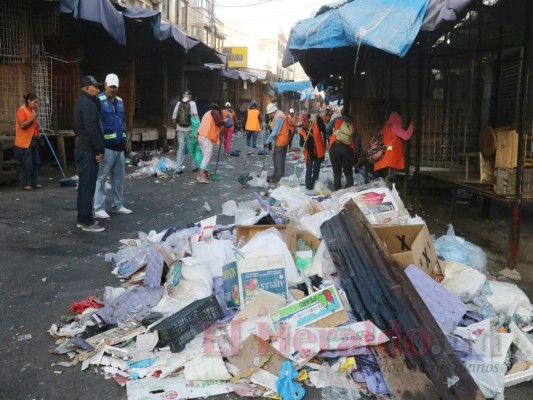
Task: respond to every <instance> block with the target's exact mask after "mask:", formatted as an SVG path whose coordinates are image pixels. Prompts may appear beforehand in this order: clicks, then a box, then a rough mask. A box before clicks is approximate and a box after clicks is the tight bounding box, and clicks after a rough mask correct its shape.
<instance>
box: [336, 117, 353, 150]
mask: <svg viewBox="0 0 533 400" xmlns="http://www.w3.org/2000/svg"><path fill="white" fill-rule="evenodd" d="M353 133H354V132H353V125H352V124H350V123H349V122H346V121H344V122H343V123H342V124H341V126H340V128H339V130H338V131H335V136H337V140H338V141H339V142H341V143H342V144H345V145H348V146H350V145H351V144H352V143H353V136H354V135H353Z"/></svg>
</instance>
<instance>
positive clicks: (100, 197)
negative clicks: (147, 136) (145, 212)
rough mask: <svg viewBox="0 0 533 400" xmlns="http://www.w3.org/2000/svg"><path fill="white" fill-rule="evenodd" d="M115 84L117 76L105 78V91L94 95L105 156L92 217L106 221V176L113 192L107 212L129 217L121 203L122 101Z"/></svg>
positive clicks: (123, 145) (123, 165) (116, 83)
mask: <svg viewBox="0 0 533 400" xmlns="http://www.w3.org/2000/svg"><path fill="white" fill-rule="evenodd" d="M118 84H119V81H118V76H116V75H115V74H109V75H107V76H106V78H105V92H104V93H100V94H99V95H98V99H99V100H100V119H101V120H102V126H103V128H104V143H105V157H104V161H103V162H102V163H100V168H99V170H98V179H97V180H96V191H95V193H94V216H95V217H96V218H104V219H107V218H109V214H108V213H107V212H106V210H105V199H106V181H107V177H108V176H109V177H111V190H112V191H113V203H112V208H111V212H114V213H117V214H131V210H130V209H128V208H126V207H124V203H123V200H122V194H123V187H124V172H125V161H124V150H125V148H126V140H127V138H126V129H125V128H126V126H125V124H124V102H123V101H122V99H121V98H120V97H118V96H117V92H118Z"/></svg>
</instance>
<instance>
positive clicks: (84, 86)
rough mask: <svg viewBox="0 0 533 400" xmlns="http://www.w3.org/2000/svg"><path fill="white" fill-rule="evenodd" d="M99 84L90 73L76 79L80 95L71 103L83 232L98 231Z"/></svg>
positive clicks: (101, 138) (101, 151) (101, 148)
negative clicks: (78, 83)
mask: <svg viewBox="0 0 533 400" xmlns="http://www.w3.org/2000/svg"><path fill="white" fill-rule="evenodd" d="M101 86H102V84H101V83H98V82H97V81H96V79H94V78H93V77H92V76H90V75H88V76H84V77H82V78H81V79H80V89H81V92H80V95H79V96H78V98H77V99H76V102H75V103H74V109H73V114H74V133H75V134H76V139H77V140H76V150H75V153H74V157H75V159H76V163H77V164H78V168H79V172H78V175H79V177H80V178H79V182H78V202H77V205H78V224H77V226H78V228H81V229H82V230H84V231H86V232H102V231H103V230H104V228H103V227H101V226H99V225H98V224H97V223H96V222H95V220H94V218H93V199H94V190H95V188H96V178H97V176H98V164H99V163H101V162H102V161H104V153H105V145H104V129H103V128H102V122H101V121H100V113H99V111H98V107H99V106H100V104H99V102H98V99H97V98H96V96H97V95H98V93H100V89H99V88H100V87H101Z"/></svg>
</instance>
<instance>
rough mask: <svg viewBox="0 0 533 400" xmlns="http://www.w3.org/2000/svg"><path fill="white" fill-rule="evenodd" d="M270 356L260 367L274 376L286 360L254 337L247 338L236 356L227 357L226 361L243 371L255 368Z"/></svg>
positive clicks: (267, 344)
mask: <svg viewBox="0 0 533 400" xmlns="http://www.w3.org/2000/svg"><path fill="white" fill-rule="evenodd" d="M269 354H271V357H270V359H269V360H268V361H267V362H266V363H265V364H264V365H263V366H262V367H261V368H262V369H264V370H265V371H268V372H270V373H272V374H274V375H277V374H278V373H279V370H280V368H281V364H282V363H283V362H284V361H287V359H286V358H285V357H284V356H283V354H281V353H280V352H279V351H277V350H276V349H275V348H274V347H273V346H272V345H271V344H270V343H267V342H265V341H264V340H262V339H261V338H259V337H258V336H255V335H251V336H248V337H247V338H246V339H245V340H244V342H243V343H242V347H241V349H240V351H239V353H238V354H234V355H232V356H229V357H227V358H228V361H229V362H230V363H231V364H233V365H234V366H235V367H237V368H238V369H239V371H244V370H246V369H248V368H255V367H257V366H258V364H259V363H260V362H261V360H262V359H264V358H265V357H267V356H268V355H269Z"/></svg>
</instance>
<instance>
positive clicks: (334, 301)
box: [270, 285, 344, 328]
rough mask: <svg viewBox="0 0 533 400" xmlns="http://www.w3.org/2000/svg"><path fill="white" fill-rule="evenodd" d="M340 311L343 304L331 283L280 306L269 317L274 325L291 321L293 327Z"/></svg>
mask: <svg viewBox="0 0 533 400" xmlns="http://www.w3.org/2000/svg"><path fill="white" fill-rule="evenodd" d="M342 311H344V305H343V304H342V300H341V298H340V296H339V293H338V292H337V289H335V286H334V285H332V286H328V287H327V288H324V289H322V290H319V291H318V292H315V293H313V294H311V295H309V296H307V297H304V298H303V299H300V300H298V301H297V302H294V303H292V304H289V305H287V306H285V307H282V308H280V309H279V310H278V311H276V312H274V313H271V314H270V319H271V320H272V323H274V326H275V327H276V325H277V323H279V322H291V323H294V324H295V328H301V327H303V326H307V325H311V324H313V323H316V322H318V321H320V320H322V319H324V318H327V317H330V316H332V315H335V314H336V313H338V312H342Z"/></svg>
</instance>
